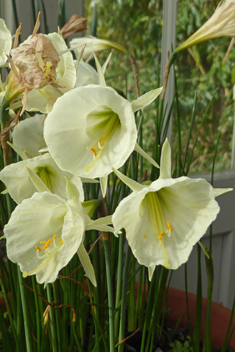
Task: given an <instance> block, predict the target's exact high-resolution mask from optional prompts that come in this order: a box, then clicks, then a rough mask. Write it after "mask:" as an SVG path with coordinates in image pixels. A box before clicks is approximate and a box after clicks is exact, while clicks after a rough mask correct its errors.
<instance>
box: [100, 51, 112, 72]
mask: <svg viewBox="0 0 235 352" xmlns="http://www.w3.org/2000/svg"><path fill="white" fill-rule="evenodd" d="M111 56H112V52H111V53H109V56H108V57H107V59H106V61H105V63H104V64H103V66H102V70H103V72H104V74H105V71H106V68H107V66H108V64H109V61H110V59H111Z"/></svg>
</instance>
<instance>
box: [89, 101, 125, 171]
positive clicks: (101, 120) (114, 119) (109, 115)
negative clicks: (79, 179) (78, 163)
mask: <svg viewBox="0 0 235 352" xmlns="http://www.w3.org/2000/svg"><path fill="white" fill-rule="evenodd" d="M87 120H88V127H87V134H88V136H89V137H91V138H92V139H93V141H94V142H93V143H92V145H90V146H87V149H88V150H90V151H91V152H92V153H93V162H92V164H91V165H89V166H87V167H86V168H85V171H90V170H91V168H92V167H93V166H94V165H95V164H96V162H97V161H98V160H99V158H100V156H101V154H102V152H103V150H104V147H105V146H106V145H107V143H108V141H109V140H110V139H111V138H112V136H113V135H114V133H115V131H116V130H117V129H118V128H119V127H120V125H121V123H120V119H119V117H118V115H117V114H116V113H115V112H114V111H113V110H111V109H110V108H108V107H106V106H101V107H99V108H97V109H95V110H94V111H92V112H91V113H90V114H89V115H88V118H87Z"/></svg>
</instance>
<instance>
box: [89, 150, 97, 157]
mask: <svg viewBox="0 0 235 352" xmlns="http://www.w3.org/2000/svg"><path fill="white" fill-rule="evenodd" d="M90 150H91V151H92V153H93V154H94V155H95V156H96V155H97V152H96V150H95V149H94V148H90Z"/></svg>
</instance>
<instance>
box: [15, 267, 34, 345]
mask: <svg viewBox="0 0 235 352" xmlns="http://www.w3.org/2000/svg"><path fill="white" fill-rule="evenodd" d="M17 271H18V280H19V286H20V296H21V302H22V311H23V317H24V332H25V341H26V351H27V352H31V351H33V345H32V340H31V329H30V321H29V312H28V309H29V307H28V304H27V299H26V295H25V288H24V287H23V285H22V283H23V278H22V273H21V272H20V269H19V268H18V267H17Z"/></svg>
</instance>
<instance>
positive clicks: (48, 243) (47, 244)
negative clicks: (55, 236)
mask: <svg viewBox="0 0 235 352" xmlns="http://www.w3.org/2000/svg"><path fill="white" fill-rule="evenodd" d="M52 241H53V240H52V239H51V238H50V239H49V240H48V241H46V243H45V246H44V247H42V249H43V250H45V249H47V248H48V247H49V246H50V243H51V242H52Z"/></svg>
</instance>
